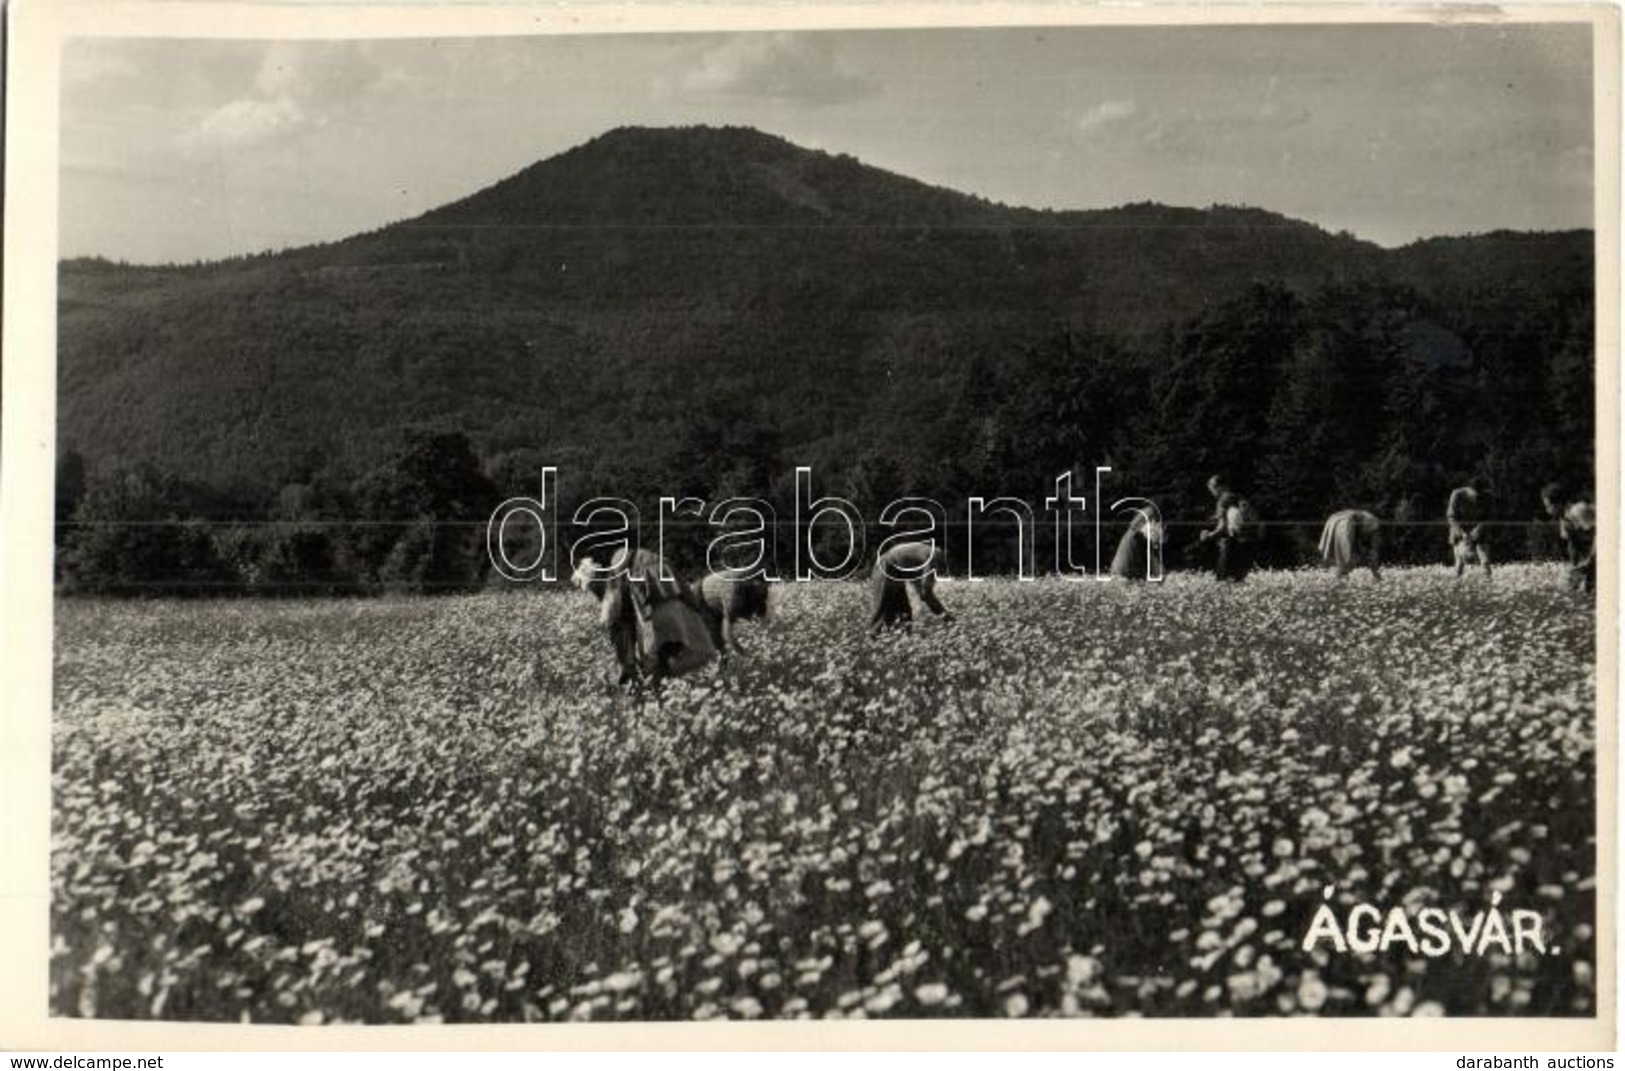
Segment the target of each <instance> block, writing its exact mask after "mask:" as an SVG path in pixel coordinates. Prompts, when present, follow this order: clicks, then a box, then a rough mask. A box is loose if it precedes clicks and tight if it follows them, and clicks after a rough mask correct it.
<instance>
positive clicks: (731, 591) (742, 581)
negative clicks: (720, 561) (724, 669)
mask: <svg viewBox="0 0 1625 1071" xmlns="http://www.w3.org/2000/svg"><path fill="white" fill-rule="evenodd" d="M689 590H690V591H691V593H692V594H693V596H694V607H695V609H697V610H698V611H699V612H700V616H701V617H703V618H704V619H705V625H706V627H707V628H708V629H710V631H711V641H712V643H714V644H715V645H716V648H717V651H718V652H719V653H720V654H721V656H722V657H723V658H726V657H727V656H728V654H729V653H730V652H732V651H737V650H739V643H738V641H737V640H736V639H735V638H734V622H735V621H754V620H766V618H767V616H768V608H769V603H770V601H771V600H770V598H769V595H770V589H769V588H768V585H767V581H766V580H764V579H763V578H761V577H759V576H748V577H747V576H735V575H734V574H732V573H730V572H727V571H723V572H720V573H707V574H705V576H704V577H702V578H701V579H700V582H699V583H698V584H695V585H694V586H693V587H692V588H690V589H689Z"/></svg>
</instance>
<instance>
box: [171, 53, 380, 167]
mask: <svg viewBox="0 0 1625 1071" xmlns="http://www.w3.org/2000/svg"><path fill="white" fill-rule="evenodd" d="M383 79H384V71H383V69H382V68H381V67H380V66H379V64H378V63H377V62H376V61H375V60H374V58H373V56H372V54H371V51H370V49H369V48H368V47H367V46H366V45H365V44H362V43H354V42H337V43H335V42H293V41H277V42H273V43H271V44H269V45H267V46H266V47H265V51H264V53H263V55H262V56H261V57H260V62H259V66H258V68H257V69H256V70H255V73H254V82H253V92H252V93H251V94H249V95H246V96H242V97H239V98H237V99H235V100H231V101H228V102H227V103H225V104H222V105H220V106H219V107H216V108H213V109H211V110H209V111H207V112H205V113H204V114H203V116H202V117H201V118H200V119H199V120H198V121H197V122H196V124H195V125H193V126H192V127H191V128H190V129H189V130H187V131H186V132H185V134H183V135H182V137H181V142H182V145H183V146H184V147H186V148H192V149H196V148H244V147H247V146H251V145H258V144H262V143H265V142H270V141H274V140H276V139H279V138H284V137H287V136H289V135H291V134H294V133H297V132H298V131H301V130H305V129H309V128H314V127H321V126H325V125H326V124H327V122H328V120H329V117H330V116H331V115H332V114H333V113H334V112H335V111H337V110H338V109H340V108H342V107H344V106H346V105H348V104H349V103H351V102H352V101H354V100H356V99H357V98H358V97H360V96H361V95H363V94H364V93H366V92H367V91H368V90H369V89H372V88H373V87H374V86H377V85H379V84H380V83H381V82H382V81H383Z"/></svg>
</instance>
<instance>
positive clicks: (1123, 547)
mask: <svg viewBox="0 0 1625 1071" xmlns="http://www.w3.org/2000/svg"><path fill="white" fill-rule="evenodd" d="M1163 536H1164V532H1163V527H1162V522H1161V521H1159V520H1153V519H1152V518H1151V516H1150V515H1148V514H1145V513H1136V514H1135V516H1134V521H1133V523H1132V524H1130V525H1129V526H1128V531H1126V532H1124V533H1123V538H1122V539H1119V540H1118V541H1117V553H1116V554H1114V555H1112V568H1111V574H1112V576H1114V577H1117V578H1118V579H1120V580H1149V579H1151V577H1152V576H1153V575H1156V576H1157V577H1158V578H1159V579H1160V578H1161V568H1160V564H1161V560H1162V541H1163ZM1153 561H1155V562H1157V563H1158V566H1159V567H1158V569H1157V572H1156V573H1155V574H1153V573H1152V570H1151V563H1152V562H1153Z"/></svg>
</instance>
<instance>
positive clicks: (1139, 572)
mask: <svg viewBox="0 0 1625 1071" xmlns="http://www.w3.org/2000/svg"><path fill="white" fill-rule="evenodd" d="M1207 489H1208V492H1209V493H1210V494H1211V495H1212V496H1213V499H1214V512H1213V515H1212V522H1211V525H1210V526H1208V527H1204V528H1203V530H1202V531H1201V534H1200V535H1199V537H1198V540H1197V544H1196V547H1195V548H1193V549H1210V550H1211V551H1212V557H1213V571H1214V575H1215V576H1217V577H1218V579H1219V580H1221V581H1224V582H1228V583H1239V582H1241V581H1242V580H1244V579H1246V577H1247V574H1248V572H1249V571H1251V569H1252V567H1253V563H1254V558H1255V551H1256V548H1257V544H1258V541H1259V538H1260V534H1261V532H1262V528H1263V522H1262V521H1261V520H1260V518H1259V516H1258V514H1257V512H1256V511H1255V510H1254V509H1253V507H1252V505H1251V504H1250V503H1249V502H1248V501H1247V500H1246V499H1245V498H1244V497H1242V496H1241V495H1240V494H1238V493H1237V492H1235V491H1234V490H1232V489H1231V488H1230V486H1229V485H1228V484H1227V482H1226V481H1225V480H1224V479H1223V478H1222V477H1219V476H1213V477H1211V478H1210V479H1209V480H1208V481H1207ZM1480 498H1481V485H1479V484H1478V482H1477V481H1474V482H1472V483H1468V484H1466V485H1464V486H1462V487H1458V488H1456V489H1455V490H1453V491H1452V492H1451V493H1450V498H1449V500H1448V502H1447V504H1446V506H1445V521H1446V524H1447V529H1448V535H1449V541H1450V550H1451V555H1452V557H1453V559H1454V563H1455V570H1456V575H1457V576H1458V577H1460V576H1462V575H1463V574H1464V573H1465V572H1466V571H1467V570H1468V569H1469V568H1471V567H1473V566H1475V565H1476V566H1480V567H1482V568H1483V570H1484V573H1485V576H1486V577H1487V576H1489V575H1490V571H1491V568H1490V548H1489V542H1488V539H1487V538H1486V535H1485V521H1484V518H1483V515H1482V512H1481V502H1480ZM1541 504H1542V506H1543V507H1544V508H1545V511H1546V514H1547V515H1548V516H1549V517H1551V518H1552V519H1553V520H1555V521H1556V522H1557V525H1558V535H1559V538H1560V539H1561V540H1562V543H1563V548H1564V551H1565V553H1566V555H1567V557H1568V574H1567V582H1568V585H1569V587H1570V588H1571V589H1572V590H1574V591H1577V592H1580V593H1582V594H1586V595H1590V594H1591V593H1593V592H1594V591H1595V590H1596V577H1597V565H1596V521H1597V518H1596V510H1595V508H1594V507H1593V505H1592V504H1591V503H1590V502H1589V501H1586V500H1585V499H1583V498H1582V497H1579V496H1577V495H1574V494H1571V493H1569V492H1568V491H1567V490H1566V489H1565V488H1564V487H1563V486H1562V485H1560V484H1557V483H1551V484H1547V485H1546V486H1545V487H1544V488H1542V489H1541ZM1381 530H1382V524H1381V522H1380V521H1379V520H1378V519H1377V517H1376V516H1375V515H1374V514H1372V513H1371V512H1370V511H1368V510H1363V509H1345V510H1339V511H1337V512H1336V513H1333V514H1332V515H1331V516H1330V517H1328V518H1326V523H1325V525H1324V526H1323V527H1322V528H1321V532H1320V545H1319V549H1320V557H1321V560H1322V561H1323V562H1325V563H1327V564H1328V565H1330V566H1331V567H1332V568H1333V569H1334V570H1335V572H1336V576H1337V579H1338V580H1342V579H1344V578H1345V577H1347V576H1348V575H1349V574H1350V573H1353V572H1354V571H1355V570H1357V569H1362V568H1364V569H1369V570H1370V571H1371V575H1372V577H1373V578H1374V579H1380V578H1381V572H1380V562H1381ZM1165 538H1166V532H1165V530H1164V527H1163V524H1162V522H1161V520H1159V519H1158V518H1157V517H1156V516H1155V515H1154V514H1153V513H1149V512H1140V513H1138V514H1137V516H1136V518H1135V520H1134V521H1133V522H1132V523H1131V524H1130V525H1129V527H1128V529H1127V531H1125V532H1124V534H1123V536H1122V538H1121V539H1120V540H1119V542H1118V545H1117V551H1116V554H1115V555H1114V556H1113V558H1112V564H1111V570H1110V571H1111V575H1112V576H1114V577H1117V578H1121V579H1125V580H1143V579H1146V577H1147V575H1148V573H1149V572H1150V564H1151V563H1152V562H1153V561H1154V560H1157V557H1158V556H1159V555H1160V553H1161V550H1162V546H1163V543H1164V541H1165ZM945 570H946V562H945V560H944V557H943V554H942V550H941V548H940V547H939V546H937V545H936V544H935V543H927V542H907V543H901V544H896V545H893V546H891V547H890V548H888V549H886V550H884V551H883V552H882V553H881V554H880V555H878V556H877V558H876V560H875V565H874V568H873V570H872V572H871V573H870V577H869V590H870V615H869V630H870V632H871V634H873V633H876V632H879V631H881V630H882V629H886V628H892V627H895V626H898V625H902V624H906V623H908V622H909V621H911V620H912V618H913V609H912V602H911V599H910V595H911V594H912V595H913V596H914V598H915V599H917V600H918V601H919V602H920V604H921V605H923V606H924V607H925V608H926V609H928V610H930V611H931V613H932V614H934V615H936V616H937V617H939V618H941V619H943V620H952V619H953V615H952V614H951V613H949V611H948V609H947V608H946V607H945V606H943V604H942V601H941V600H940V599H939V598H938V597H937V594H936V590H935V588H936V579H937V574H938V573H939V572H942V571H945ZM572 579H573V582H574V583H575V584H576V586H577V587H579V588H581V589H582V590H584V591H586V592H588V593H589V594H591V595H592V596H593V597H594V598H595V599H596V600H597V601H598V604H599V620H600V622H601V623H602V625H603V626H604V628H605V630H606V631H607V633H608V636H609V639H610V642H611V644H612V646H613V647H614V649H615V655H616V660H617V662H618V663H619V666H620V683H621V684H622V685H628V684H634V685H635V684H638V683H640V682H642V681H645V680H647V681H649V682H651V683H656V684H658V683H659V682H660V681H661V680H662V679H664V678H665V677H668V676H681V675H683V674H685V673H688V672H690V671H692V670H694V669H697V668H699V667H700V666H703V665H705V664H707V663H709V662H710V661H712V660H713V659H717V658H726V657H727V655H728V654H729V652H731V651H734V650H737V641H736V639H735V635H734V631H735V626H736V625H737V623H738V622H741V621H748V620H753V619H761V618H766V617H767V616H768V613H769V608H770V605H771V599H770V589H769V586H768V583H767V581H766V580H765V579H763V578H761V577H759V576H749V577H746V576H742V575H735V574H731V573H728V572H713V573H708V574H707V575H705V576H704V577H702V578H701V579H700V580H698V581H697V582H695V583H693V584H687V583H684V582H683V581H682V580H680V579H678V578H677V577H676V576H675V575H674V574H673V573H671V572H670V571H669V570H668V569H666V568H665V566H664V564H663V562H662V561H661V558H660V556H659V555H657V554H655V553H654V552H653V551H650V550H647V549H641V548H640V549H637V550H632V551H628V549H627V548H625V547H623V548H621V549H620V550H619V551H618V552H617V553H616V554H615V556H614V557H613V559H612V560H611V562H610V564H609V566H608V567H604V566H601V565H599V564H597V563H595V562H594V561H593V560H592V559H590V558H583V559H581V561H580V562H579V563H578V564H577V566H576V570H575V575H574V576H573V578H572Z"/></svg>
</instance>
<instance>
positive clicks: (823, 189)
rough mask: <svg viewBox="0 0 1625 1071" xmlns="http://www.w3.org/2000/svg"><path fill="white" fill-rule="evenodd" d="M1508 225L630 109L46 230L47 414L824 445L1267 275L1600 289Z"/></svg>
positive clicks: (362, 448) (226, 469)
mask: <svg viewBox="0 0 1625 1071" xmlns="http://www.w3.org/2000/svg"><path fill="white" fill-rule="evenodd" d="M1510 234H1512V232H1496V235H1495V236H1485V237H1462V238H1447V239H1438V240H1433V241H1430V242H1428V243H1419V244H1417V245H1416V246H1415V247H1414V248H1413V247H1411V246H1407V247H1402V248H1401V249H1398V250H1385V249H1382V248H1381V247H1379V246H1376V245H1374V244H1373V243H1370V242H1365V241H1362V240H1359V239H1356V238H1354V237H1353V236H1349V235H1336V234H1330V233H1328V232H1327V231H1325V230H1324V229H1322V228H1320V227H1318V226H1317V225H1315V224H1313V223H1308V222H1305V221H1301V220H1293V219H1290V218H1289V217H1286V216H1281V215H1279V214H1276V213H1273V212H1270V211H1268V210H1266V209H1261V208H1250V207H1240V206H1212V207H1210V208H1207V209H1196V208H1180V207H1171V206H1166V205H1157V204H1153V203H1150V202H1142V203H1137V204H1131V205H1125V206H1119V207H1117V208H1110V209H1080V210H1066V211H1053V210H1042V209H1031V208H1020V207H1011V206H1006V205H1000V204H996V203H993V202H989V201H986V200H984V199H982V198H978V197H975V196H974V195H970V194H964V193H960V192H957V191H953V190H948V189H946V188H943V187H937V186H932V185H930V184H927V183H924V182H920V181H918V180H915V179H911V178H908V177H906V176H900V175H895V174H893V173H891V172H888V171H884V170H882V169H880V168H875V167H871V166H869V165H866V164H863V163H860V162H859V161H857V160H856V159H854V158H852V157H850V156H846V155H845V154H834V155H832V154H829V153H827V152H823V151H819V150H809V149H804V148H801V147H799V146H796V145H794V144H792V143H791V142H789V141H787V140H785V139H783V138H779V137H776V136H774V135H769V134H763V133H761V132H759V131H754V130H751V129H749V128H715V127H701V128H691V127H684V128H617V129H616V130H613V131H609V132H606V133H605V134H603V135H600V136H599V137H597V138H594V139H591V140H589V141H588V142H585V143H583V144H581V145H578V146H575V147H574V148H572V149H569V150H566V151H565V152H563V153H560V154H558V155H555V156H553V157H549V158H547V159H544V160H541V161H538V162H536V163H534V164H532V165H529V166H528V167H526V168H524V169H521V170H520V171H518V172H516V173H515V174H513V175H511V176H509V177H508V178H505V179H503V180H501V181H499V182H497V183H494V184H492V185H491V186H488V187H486V188H485V189H483V190H479V191H476V192H474V193H471V194H470V195H468V196H467V197H464V198H461V199H459V200H457V201H453V202H450V203H448V204H446V205H443V206H440V207H438V208H435V209H432V210H430V211H428V212H425V213H422V214H420V215H418V216H416V217H412V218H411V219H408V220H402V221H398V222H396V223H393V224H389V225H387V226H384V227H381V228H378V229H376V230H373V231H368V232H364V233H362V234H357V235H352V236H350V237H347V238H344V239H341V240H338V241H335V242H330V243H324V244H317V245H310V246H303V247H299V248H296V249H291V250H284V251H280V252H276V253H266V254H258V255H255V256H251V257H243V258H234V259H230V260H226V261H217V262H211V263H207V264H197V265H186V266H171V267H141V266H124V267H121V266H118V265H113V264H109V263H107V262H97V261H86V260H70V261H64V262H62V264H61V265H60V267H59V280H60V288H59V369H58V377H59V380H58V385H59V406H60V411H59V427H60V436H61V440H62V442H63V443H64V444H67V445H70V446H72V447H75V448H77V449H79V450H81V451H82V452H84V453H86V454H87V455H89V456H91V457H92V458H106V457H114V456H124V457H144V458H149V459H152V460H154V461H156V462H158V463H160V464H162V465H163V466H164V467H165V468H166V469H168V470H170V471H175V472H180V473H184V474H187V475H189V476H195V477H197V478H199V479H205V480H209V481H213V482H217V483H232V482H246V483H249V484H253V485H257V486H275V485H277V484H278V483H279V482H280V481H283V480H285V479H287V478H288V473H290V472H295V471H297V470H298V469H299V467H300V465H301V464H303V461H302V460H301V459H302V458H305V457H308V456H312V455H320V456H323V457H326V458H329V459H331V460H332V461H333V462H334V463H335V464H340V465H341V466H343V467H345V468H347V469H350V470H364V469H365V468H367V467H368V466H369V465H370V464H373V463H375V462H376V461H377V459H378V457H379V455H380V453H381V452H382V451H383V450H385V449H386V447H385V445H384V444H385V443H386V442H387V441H388V439H389V436H390V434H391V433H392V432H391V429H397V428H400V427H403V426H406V425H409V424H413V423H420V422H425V421H435V422H440V423H443V424H448V425H451V426H454V427H458V428H460V429H463V430H465V431H466V432H467V433H468V434H470V436H471V437H472V438H474V439H475V440H476V441H477V442H478V444H479V445H480V447H481V448H482V450H483V451H485V452H486V453H487V454H495V453H500V452H502V451H509V450H513V449H518V448H521V447H523V446H527V445H530V446H536V447H538V448H547V449H550V450H552V451H554V452H555V453H556V454H558V455H559V456H567V455H568V456H579V457H583V458H592V459H594V461H595V463H602V464H605V465H609V464H611V462H613V464H614V465H616V466H619V467H620V469H622V470H630V469H635V468H636V467H637V465H638V464H640V462H639V461H638V457H639V456H641V455H642V454H644V453H647V452H650V451H657V450H660V449H663V447H661V446H660V445H659V443H660V439H661V435H662V431H661V429H662V428H674V427H676V426H677V424H678V423H680V421H679V420H677V418H676V417H674V416H672V415H671V412H670V411H671V410H675V411H677V412H691V411H694V410H696V409H703V408H705V407H707V406H709V405H711V404H712V403H711V401H710V400H708V399H710V398H711V397H712V396H716V395H725V396H726V397H727V398H728V399H729V401H730V404H733V405H735V406H736V407H737V406H745V407H748V408H750V409H751V410H752V411H759V422H760V423H762V424H764V425H768V426H771V428H772V429H773V431H774V434H775V435H776V436H777V437H778V441H779V442H780V443H781V445H782V446H783V447H784V448H789V447H792V446H795V447H797V448H798V449H803V450H804V452H805V453H806V454H807V455H808V456H812V455H815V454H816V455H820V456H839V455H840V453H841V450H842V449H843V447H842V446H841V444H842V443H843V442H845V441H848V440H850V439H851V438H852V437H853V436H857V437H858V438H860V439H864V438H867V437H870V436H871V435H873V434H879V432H877V431H876V430H875V429H877V428H881V427H885V426H889V425H907V424H908V423H909V422H911V421H918V420H923V419H924V416H922V415H921V413H922V412H923V410H919V411H917V410H916V409H915V408H913V407H925V408H929V407H930V406H933V405H936V406H946V405H949V404H951V401H952V395H953V392H954V391H955V390H957V389H959V385H960V384H961V383H962V381H963V380H964V378H965V377H966V376H968V375H970V374H971V370H972V369H973V368H974V367H975V366H976V363H977V362H978V361H980V362H984V363H990V364H991V365H993V366H995V367H997V366H1000V365H1003V364H1007V363H1009V362H1010V361H1011V360H1013V359H1014V357H1015V355H1017V354H1019V353H1021V352H1023V351H1024V350H1027V349H1031V348H1032V347H1034V346H1039V345H1043V344H1046V340H1049V339H1053V338H1056V337H1058V335H1059V334H1068V335H1070V334H1071V333H1076V332H1079V331H1082V332H1085V333H1088V334H1091V335H1103V336H1109V337H1111V338H1114V339H1117V340H1119V341H1120V342H1122V344H1123V345H1124V346H1125V347H1127V348H1128V349H1129V350H1132V351H1134V352H1135V353H1137V354H1139V358H1137V359H1139V360H1141V361H1142V362H1143V361H1146V360H1151V361H1154V360H1156V359H1157V358H1156V356H1155V355H1156V353H1157V352H1158V350H1159V348H1166V347H1168V346H1170V345H1173V344H1174V342H1173V341H1171V340H1174V339H1176V338H1177V337H1178V336H1179V335H1180V333H1181V332H1185V331H1188V330H1189V329H1190V325H1191V324H1192V323H1194V322H1195V321H1197V320H1198V319H1199V318H1201V317H1203V316H1205V315H1209V314H1211V313H1212V311H1213V310H1215V309H1217V308H1220V307H1221V306H1223V305H1224V304H1225V303H1226V302H1227V301H1230V300H1232V299H1234V298H1235V297H1236V296H1237V295H1238V294H1242V293H1243V292H1245V291H1246V290H1247V289H1248V288H1249V287H1253V286H1256V285H1268V286H1278V287H1282V288H1285V289H1286V290H1287V291H1289V292H1293V293H1297V294H1300V295H1310V294H1313V293H1316V292H1318V291H1320V290H1322V289H1324V288H1325V287H1327V286H1332V285H1338V286H1342V285H1366V286H1390V287H1392V286H1400V287H1409V288H1412V289H1415V290H1416V291H1417V292H1418V293H1419V294H1420V295H1422V297H1423V298H1425V299H1426V302H1427V303H1431V306H1432V307H1430V308H1429V309H1428V310H1427V312H1426V315H1425V317H1424V318H1425V319H1426V320H1427V321H1428V322H1429V323H1430V324H1432V325H1434V326H1435V327H1437V328H1438V330H1439V331H1445V332H1447V333H1454V334H1455V335H1458V336H1462V337H1463V338H1465V337H1466V335H1467V334H1470V333H1471V331H1473V330H1480V329H1483V330H1486V331H1489V332H1490V333H1493V331H1494V330H1496V329H1498V328H1497V327H1496V325H1497V324H1500V323H1501V322H1502V321H1506V322H1508V323H1512V324H1514V325H1515V323H1516V322H1517V320H1518V317H1523V318H1524V319H1526V320H1527V319H1528V318H1530V317H1541V316H1550V315H1555V313H1553V312H1552V311H1551V310H1552V309H1554V308H1558V307H1562V308H1568V307H1569V306H1572V305H1573V304H1574V303H1575V302H1577V301H1582V300H1589V295H1590V286H1591V260H1590V258H1591V256H1592V253H1591V237H1590V232H1588V231H1580V232H1560V233H1556V234H1516V235H1513V236H1512V237H1508V235H1510ZM1415 315H1422V314H1419V313H1418V314H1415ZM1565 315H1566V314H1565ZM1486 325H1487V326H1486ZM1434 334H1437V332H1434ZM1454 348H1456V347H1454V346H1453V345H1452V349H1454ZM1462 348H1470V347H1467V345H1466V342H1463V343H1462ZM899 384H907V385H908V386H906V387H905V386H899ZM717 419H722V418H720V417H718V418H717ZM606 423H607V424H608V425H610V427H611V429H612V430H611V431H610V432H608V434H610V435H612V436H618V438H614V439H613V441H612V443H611V445H609V446H608V447H606V446H605V445H604V444H603V441H602V440H603V437H604V436H605V434H606V431H605V425H606ZM798 444H799V445H798ZM609 455H613V457H610V456H609ZM606 479H607V477H606Z"/></svg>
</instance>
